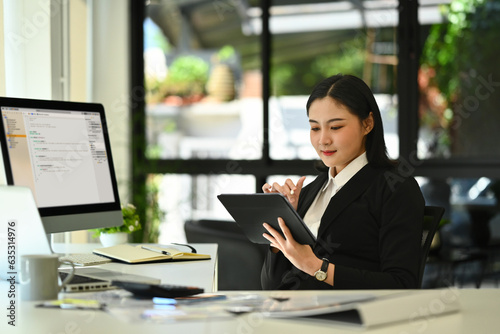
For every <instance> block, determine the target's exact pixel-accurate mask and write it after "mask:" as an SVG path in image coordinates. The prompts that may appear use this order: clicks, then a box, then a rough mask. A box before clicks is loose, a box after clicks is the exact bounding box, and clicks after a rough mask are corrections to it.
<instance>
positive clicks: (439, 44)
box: [420, 0, 500, 157]
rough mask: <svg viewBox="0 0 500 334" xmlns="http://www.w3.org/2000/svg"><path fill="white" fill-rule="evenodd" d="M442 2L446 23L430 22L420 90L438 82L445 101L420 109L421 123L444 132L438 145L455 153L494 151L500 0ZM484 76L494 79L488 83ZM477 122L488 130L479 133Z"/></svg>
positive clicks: (499, 118) (498, 118) (499, 72)
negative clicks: (483, 134) (432, 23)
mask: <svg viewBox="0 0 500 334" xmlns="http://www.w3.org/2000/svg"><path fill="white" fill-rule="evenodd" d="M442 8H443V14H444V15H445V17H446V18H447V21H448V23H446V24H436V25H434V26H432V28H431V30H430V33H429V36H428V38H427V41H426V44H425V45H424V48H423V52H422V57H421V64H422V66H421V73H420V74H421V76H422V74H427V75H428V78H426V80H427V81H426V85H427V87H424V89H423V91H421V95H422V94H424V95H425V94H427V93H429V92H430V91H431V89H429V87H431V88H432V87H436V88H437V90H438V91H439V93H440V94H439V95H440V97H442V99H443V100H444V101H443V103H442V106H439V107H436V106H435V107H434V109H433V108H429V110H427V111H425V112H423V111H422V110H421V123H422V124H423V125H425V124H428V126H429V125H430V126H431V127H433V128H434V130H433V131H434V133H435V134H438V133H440V135H439V136H436V137H437V138H436V145H435V146H436V147H439V146H447V147H448V149H449V150H450V151H451V152H452V153H453V154H454V155H462V156H469V157H470V156H477V155H481V156H492V155H494V151H493V150H492V149H491V148H489V147H490V143H491V142H493V141H496V140H498V136H497V138H496V139H494V138H493V137H492V136H494V135H493V134H494V133H496V132H497V131H495V128H494V126H493V124H498V122H499V121H500V116H499V115H498V113H496V112H493V111H494V110H496V108H497V106H498V104H499V103H500V97H499V94H495V93H494V92H491V89H495V88H494V86H496V85H498V81H499V79H500V68H499V67H498V66H497V64H496V63H497V59H498V54H499V52H500V49H499V44H498V37H499V31H500V0H454V1H453V2H451V3H450V4H449V5H447V6H443V7H442ZM424 72H426V73H424ZM421 79H422V77H421ZM484 82H492V84H489V85H488V84H487V85H486V86H484ZM421 88H422V87H421ZM478 89H479V90H478ZM478 92H481V94H480V95H478ZM435 95H436V94H435ZM438 97H439V96H438V95H436V96H435V97H433V100H434V101H435V99H436V98H438ZM443 110H444V111H443ZM479 127H481V128H483V130H484V133H485V134H487V135H485V136H477V134H476V133H477V132H476V131H477V129H478V128H479ZM436 151H443V149H442V148H441V149H436Z"/></svg>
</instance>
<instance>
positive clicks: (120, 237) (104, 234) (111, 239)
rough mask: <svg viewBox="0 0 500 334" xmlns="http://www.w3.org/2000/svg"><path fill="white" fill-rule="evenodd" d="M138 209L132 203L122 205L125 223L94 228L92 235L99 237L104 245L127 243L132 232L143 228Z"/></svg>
mask: <svg viewBox="0 0 500 334" xmlns="http://www.w3.org/2000/svg"><path fill="white" fill-rule="evenodd" d="M136 211H137V209H136V207H135V206H134V205H132V204H126V205H122V215H123V225H120V226H114V227H104V228H97V229H93V230H92V231H93V232H94V234H93V235H92V236H93V237H94V238H97V237H99V239H100V241H101V243H102V245H103V246H104V247H110V246H114V245H119V244H124V243H126V242H127V241H128V235H129V234H130V233H132V232H134V231H138V230H140V229H141V228H142V226H141V223H140V222H139V216H138V215H137V212H136Z"/></svg>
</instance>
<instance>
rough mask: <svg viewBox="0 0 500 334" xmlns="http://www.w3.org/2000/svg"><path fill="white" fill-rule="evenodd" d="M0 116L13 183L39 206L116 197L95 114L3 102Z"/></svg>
mask: <svg viewBox="0 0 500 334" xmlns="http://www.w3.org/2000/svg"><path fill="white" fill-rule="evenodd" d="M1 117H2V120H3V122H2V123H3V127H4V133H5V135H6V141H7V151H8V156H9V159H10V167H11V170H12V177H13V181H14V184H15V185H18V186H27V187H30V188H31V190H32V192H33V195H34V196H35V199H36V201H37V206H38V208H47V207H55V206H70V205H85V204H96V203H110V202H114V201H115V196H114V193H113V184H112V179H111V177H112V176H111V173H110V167H109V160H108V153H107V151H106V145H105V139H104V132H103V124H102V121H101V117H100V114H99V113H98V112H91V111H72V110H48V109H38V108H17V107H5V106H2V107H1Z"/></svg>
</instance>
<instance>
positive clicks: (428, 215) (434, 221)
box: [418, 206, 444, 287]
mask: <svg viewBox="0 0 500 334" xmlns="http://www.w3.org/2000/svg"><path fill="white" fill-rule="evenodd" d="M443 214H444V208H442V207H440V206H425V208H424V223H423V227H422V253H421V258H420V277H419V282H418V283H419V284H418V285H419V287H421V286H422V278H423V276H424V269H425V264H426V262H427V256H428V255H429V250H430V248H431V243H432V239H433V238H434V235H435V234H436V232H437V230H438V227H439V223H440V221H441V218H442V217H443Z"/></svg>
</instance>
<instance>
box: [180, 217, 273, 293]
mask: <svg viewBox="0 0 500 334" xmlns="http://www.w3.org/2000/svg"><path fill="white" fill-rule="evenodd" d="M184 231H185V233H186V238H187V241H188V242H189V243H193V242H194V243H217V244H218V245H219V247H218V289H219V290H261V289H262V286H261V284H260V272H261V269H262V265H263V263H264V257H265V254H266V251H267V246H266V245H259V244H254V243H252V242H250V241H249V240H248V239H247V237H246V236H245V235H244V234H243V231H242V230H241V228H240V227H239V226H238V225H237V224H236V223H235V222H233V221H222V220H197V221H196V220H195V221H193V220H190V221H187V222H186V223H185V224H184Z"/></svg>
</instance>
